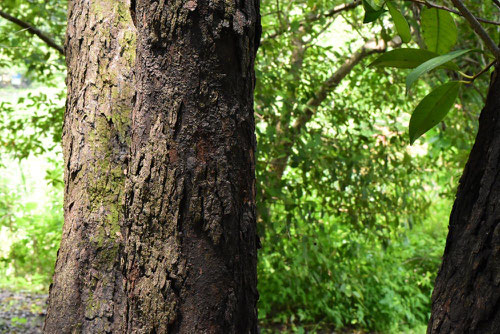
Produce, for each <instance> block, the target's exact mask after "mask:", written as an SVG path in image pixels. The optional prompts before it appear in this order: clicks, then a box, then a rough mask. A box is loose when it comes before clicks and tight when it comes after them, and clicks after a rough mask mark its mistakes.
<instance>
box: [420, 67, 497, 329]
mask: <svg viewBox="0 0 500 334" xmlns="http://www.w3.org/2000/svg"><path fill="white" fill-rule="evenodd" d="M497 71H498V69H497ZM497 71H495V72H494V73H493V76H492V80H491V85H490V91H489V94H488V99H487V101H486V106H485V107H484V109H483V111H482V112H481V117H480V119H479V132H478V134H477V137H476V142H475V144H474V147H473V148H472V152H471V154H470V156H469V161H468V162H467V165H466V167H465V170H464V174H463V176H462V178H461V180H460V186H459V189H458V193H457V197H456V200H455V204H454V206H453V211H452V213H451V217H450V227H449V234H448V238H447V241H446V249H445V252H444V258H443V264H442V266H441V269H440V271H439V274H438V277H437V279H436V284H435V288H434V292H433V295H432V316H431V319H430V322H429V327H428V333H500V79H499V78H498V72H497Z"/></svg>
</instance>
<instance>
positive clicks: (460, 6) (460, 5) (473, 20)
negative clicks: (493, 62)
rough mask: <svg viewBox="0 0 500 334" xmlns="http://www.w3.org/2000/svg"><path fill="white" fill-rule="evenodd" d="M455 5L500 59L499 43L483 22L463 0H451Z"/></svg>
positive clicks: (499, 59)
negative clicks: (487, 30)
mask: <svg viewBox="0 0 500 334" xmlns="http://www.w3.org/2000/svg"><path fill="white" fill-rule="evenodd" d="M451 2H453V5H455V7H457V9H458V10H459V11H460V13H462V16H463V17H464V18H465V19H466V20H467V21H468V22H469V24H470V26H471V27H472V29H474V31H475V32H476V34H477V35H478V36H479V37H480V38H481V39H482V40H483V42H484V43H485V44H486V46H487V47H488V49H490V51H491V53H493V55H494V56H495V58H496V59H497V60H498V61H500V49H499V48H498V46H497V44H496V43H495V42H494V41H493V39H492V38H491V37H490V35H488V33H487V32H486V30H484V29H483V27H482V26H481V24H480V23H479V22H478V21H477V19H476V17H475V16H474V15H472V13H471V12H470V11H469V10H468V9H467V7H465V5H464V4H463V3H462V1H461V0H451Z"/></svg>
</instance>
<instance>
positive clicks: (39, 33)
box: [0, 10, 64, 56]
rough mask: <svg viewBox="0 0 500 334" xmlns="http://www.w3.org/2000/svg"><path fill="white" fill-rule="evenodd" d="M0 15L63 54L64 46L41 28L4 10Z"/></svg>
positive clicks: (0, 11)
mask: <svg viewBox="0 0 500 334" xmlns="http://www.w3.org/2000/svg"><path fill="white" fill-rule="evenodd" d="M0 16H1V17H3V18H4V19H6V20H7V21H10V22H12V23H14V24H17V25H18V26H20V27H21V28H24V29H26V30H27V31H28V32H30V33H31V34H33V35H36V36H38V37H39V38H40V39H41V40H42V41H44V42H45V43H46V44H47V45H48V46H50V47H51V48H53V49H55V50H57V51H58V52H59V53H60V54H62V55H63V56H64V48H63V47H62V46H60V45H58V44H57V43H56V42H55V41H54V40H53V39H52V38H50V37H49V36H47V35H46V34H45V33H43V32H42V31H41V30H39V29H37V28H35V27H33V26H32V25H30V24H29V23H26V22H24V21H22V20H20V19H18V18H15V17H13V16H11V15H9V14H7V13H5V12H4V11H2V10H0Z"/></svg>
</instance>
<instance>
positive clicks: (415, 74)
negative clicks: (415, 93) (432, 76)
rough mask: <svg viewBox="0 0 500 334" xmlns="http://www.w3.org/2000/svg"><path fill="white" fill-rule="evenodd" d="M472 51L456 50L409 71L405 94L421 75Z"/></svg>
mask: <svg viewBox="0 0 500 334" xmlns="http://www.w3.org/2000/svg"><path fill="white" fill-rule="evenodd" d="M470 51H472V50H471V49H468V50H457V51H453V52H450V53H448V54H445V55H442V56H438V57H435V58H432V59H430V60H428V61H426V62H425V63H423V64H421V65H419V66H418V67H417V68H415V69H414V70H413V71H411V73H410V74H408V76H407V77H406V92H408V91H409V90H410V88H411V86H412V85H413V83H414V82H415V81H417V79H418V78H420V77H421V76H422V75H424V74H425V73H428V72H430V71H432V70H433V69H435V68H437V67H439V66H441V65H443V64H446V63H448V62H449V61H451V60H453V59H455V58H458V57H460V56H463V55H464V54H466V53H467V52H470Z"/></svg>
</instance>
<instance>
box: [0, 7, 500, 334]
mask: <svg viewBox="0 0 500 334" xmlns="http://www.w3.org/2000/svg"><path fill="white" fill-rule="evenodd" d="M342 3H345V1H340V0H338V1H335V0H330V1H326V0H319V1H306V0H295V1H289V2H279V1H274V0H272V1H271V0H263V1H262V5H261V12H262V19H263V21H262V23H263V36H262V43H261V48H260V50H259V54H258V59H257V64H256V73H257V80H258V83H257V87H256V97H255V112H256V122H257V139H258V152H257V157H258V161H257V178H258V198H257V200H258V209H259V218H258V224H259V225H258V228H259V234H260V239H261V243H262V248H261V249H260V251H259V265H258V277H259V293H260V302H259V318H260V320H261V323H262V325H263V328H264V330H265V331H267V332H275V331H279V330H286V331H296V332H299V333H300V332H304V331H311V332H314V331H315V330H321V329H325V328H330V329H332V328H335V329H339V330H340V329H346V330H351V329H355V330H362V331H378V332H410V331H414V332H424V331H425V325H426V323H427V320H428V317H429V313H430V295H431V293H432V286H433V283H434V279H435V277H436V274H437V271H438V268H439V265H440V257H441V255H442V252H443V249H444V243H445V238H446V234H447V222H448V217H449V213H450V210H451V206H452V203H453V198H454V194H455V190H456V187H457V185H458V180H459V176H460V174H461V171H462V169H463V166H464V164H465V161H466V158H467V155H468V152H469V150H470V146H471V144H472V142H473V139H474V135H475V132H476V127H477V117H478V114H479V111H480V110H481V107H482V105H483V104H484V98H485V94H486V91H487V85H488V84H487V82H488V78H487V77H484V78H480V79H479V80H477V81H476V82H475V83H474V85H473V86H470V87H467V88H466V89H463V90H462V91H461V93H460V95H459V99H458V100H457V102H456V104H455V106H454V107H453V109H452V110H451V111H450V114H449V116H448V117H447V118H446V119H445V121H443V122H442V123H440V124H439V125H438V126H437V127H436V128H434V129H432V130H431V131H430V132H428V133H427V134H426V135H424V136H423V137H422V138H421V139H419V140H418V141H417V142H416V143H415V144H414V145H413V146H410V145H409V144H410V143H409V136H408V122H409V119H410V112H411V110H413V109H414V108H415V106H416V105H417V104H418V101H420V100H421V99H422V97H424V96H425V95H426V94H427V93H428V92H429V91H430V90H431V89H432V88H433V86H435V85H437V84H439V83H442V82H444V81H446V80H447V76H448V73H447V72H446V71H445V70H441V71H438V72H436V73H434V74H432V80H428V81H427V80H426V81H421V82H419V84H418V85H415V86H414V87H413V89H412V93H411V94H410V95H409V96H406V95H405V87H404V78H405V75H406V74H407V73H408V72H407V71H393V70H390V69H376V68H372V67H368V64H369V63H370V62H371V61H373V60H374V59H375V58H376V57H377V55H371V56H367V57H366V58H365V59H363V60H362V61H361V62H360V63H359V64H357V65H356V66H355V67H354V68H353V69H352V70H351V71H350V72H349V74H348V75H347V76H346V77H345V78H343V80H342V81H341V82H340V84H339V85H338V86H336V87H332V88H331V89H328V91H327V96H326V97H325V99H324V100H323V101H322V102H321V104H320V105H319V106H317V107H315V108H314V113H313V115H312V117H311V119H310V120H309V121H308V122H306V123H305V124H304V125H303V126H302V128H301V129H300V130H299V131H292V130H291V127H290V126H291V125H292V124H294V122H296V121H297V120H298V119H300V117H301V116H303V115H304V114H305V113H306V112H307V110H306V106H307V103H308V101H310V100H311V99H312V98H314V97H315V96H317V93H318V91H319V90H320V89H321V87H323V86H324V83H325V82H326V81H327V80H328V78H330V77H332V75H334V74H335V73H336V71H337V70H338V69H339V68H340V67H341V65H342V64H343V63H344V62H345V61H346V60H347V59H348V58H349V57H351V56H352V55H353V53H355V52H356V50H358V49H359V48H360V47H362V45H363V44H364V43H365V42H367V41H369V40H372V39H381V38H385V37H389V38H392V37H393V36H394V35H395V32H394V28H393V26H392V23H391V21H390V20H389V17H388V15H385V16H384V18H383V19H382V20H381V21H379V22H376V23H373V24H368V25H363V24H362V20H363V11H362V8H361V7H358V8H356V9H354V10H351V11H347V12H344V13H342V14H341V15H336V16H327V15H322V13H327V12H328V11H329V10H331V9H332V8H333V7H335V6H336V5H339V4H342ZM397 3H398V4H401V5H402V6H401V8H402V10H403V12H404V13H405V14H406V17H407V19H408V21H409V23H410V27H411V28H412V29H413V31H414V32H413V33H414V35H415V36H417V38H415V39H414V40H416V42H412V43H413V44H415V45H414V46H416V44H418V43H421V41H420V42H419V40H418V36H419V34H418V25H417V24H416V17H415V13H414V11H412V8H411V5H410V4H409V3H403V2H402V1H397ZM474 3H475V2H474ZM471 7H472V9H473V10H475V11H476V12H478V13H481V15H482V16H484V17H488V15H494V14H492V11H493V10H496V9H495V8H494V7H493V6H491V5H490V4H487V5H482V4H480V3H479V2H477V3H475V4H471ZM1 9H2V10H4V11H8V12H9V13H11V14H12V15H14V16H17V17H20V18H23V19H24V20H25V21H27V22H31V23H32V24H33V25H36V26H37V27H38V28H40V29H42V30H43V31H45V32H47V33H48V34H50V35H51V36H53V37H54V39H55V40H56V41H57V42H58V43H59V44H61V45H62V44H63V39H64V24H65V8H64V6H63V5H61V4H60V3H59V2H58V1H31V2H26V1H14V0H8V1H2V4H1ZM311 15H317V16H318V17H319V19H315V20H311V19H310V18H311V17H312V16H311ZM457 23H458V28H459V46H460V48H461V49H465V48H483V46H482V45H481V44H480V43H479V42H477V39H476V38H474V37H473V34H472V32H470V30H469V29H468V28H467V27H466V25H465V24H464V23H463V22H461V21H460V20H458V19H457ZM491 33H492V35H493V36H496V37H498V30H496V31H494V30H493V31H491ZM497 40H498V38H497ZM298 44H301V45H302V46H301V47H302V48H303V49H304V50H303V53H302V56H301V57H300V58H301V59H300V62H294V59H296V53H297V52H298V50H299V49H298V46H297V45H298ZM413 44H410V46H411V45H413ZM461 61H462V60H460V61H458V62H457V63H458V64H459V65H460V66H461V67H462V69H463V70H464V71H466V72H468V73H476V72H477V69H480V68H481V67H482V65H483V63H484V62H485V60H484V59H483V58H482V55H481V54H471V55H468V59H466V60H463V63H461ZM0 73H6V74H12V73H22V74H23V75H24V77H25V78H27V80H29V81H30V82H31V83H30V85H29V86H28V87H25V88H13V87H11V86H9V85H7V86H5V87H3V88H1V89H0V152H1V153H0V156H1V159H0V165H1V167H0V287H1V288H9V289H22V290H35V291H45V292H46V291H47V289H48V285H49V284H50V280H51V275H52V271H53V267H54V262H55V258H56V252H57V248H58V245H59V241H60V232H61V226H62V222H63V210H62V196H63V185H62V178H63V166H62V162H61V161H62V156H61V150H60V136H61V129H62V122H63V110H64V84H63V78H64V75H65V73H64V60H63V59H61V57H60V55H59V54H58V53H57V52H55V51H54V50H52V49H49V48H47V47H46V46H45V45H44V44H43V42H41V41H39V40H38V39H37V38H35V37H33V36H31V35H30V34H29V33H27V32H26V31H23V30H22V29H21V28H19V27H17V26H15V25H12V24H10V23H8V22H7V21H5V20H0ZM284 156H286V159H285V163H286V168H285V169H284V171H283V173H282V176H281V175H280V176H278V175H277V172H276V168H277V167H276V166H277V165H278V164H277V161H280V159H282V158H283V157H284Z"/></svg>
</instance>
